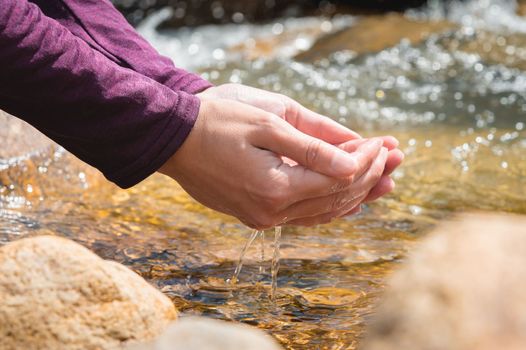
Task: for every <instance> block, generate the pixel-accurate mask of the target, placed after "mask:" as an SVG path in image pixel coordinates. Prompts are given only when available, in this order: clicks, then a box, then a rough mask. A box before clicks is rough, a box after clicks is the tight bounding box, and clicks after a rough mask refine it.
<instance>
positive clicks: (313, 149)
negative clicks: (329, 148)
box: [305, 139, 322, 167]
mask: <svg viewBox="0 0 526 350" xmlns="http://www.w3.org/2000/svg"><path fill="white" fill-rule="evenodd" d="M321 147H322V143H321V140H318V139H312V140H310V141H309V143H308V145H307V149H306V152H305V164H306V166H307V167H310V166H312V165H313V164H316V162H317V161H318V159H319V157H320V152H321Z"/></svg>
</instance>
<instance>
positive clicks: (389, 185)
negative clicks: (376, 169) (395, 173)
mask: <svg viewBox="0 0 526 350" xmlns="http://www.w3.org/2000/svg"><path fill="white" fill-rule="evenodd" d="M394 188H395V182H394V181H393V179H391V178H390V177H389V176H387V175H384V176H382V178H381V179H380V181H378V183H377V184H376V186H374V187H373V189H372V190H371V191H370V192H369V194H368V195H367V197H365V199H364V201H363V202H364V203H368V202H372V201H375V200H377V199H378V198H380V197H383V196H385V195H386V194H388V193H389V192H391V191H393V190H394Z"/></svg>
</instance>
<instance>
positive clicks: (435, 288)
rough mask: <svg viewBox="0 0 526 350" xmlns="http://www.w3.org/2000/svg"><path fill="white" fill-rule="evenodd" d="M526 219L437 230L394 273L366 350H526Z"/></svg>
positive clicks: (485, 219) (472, 219)
mask: <svg viewBox="0 0 526 350" xmlns="http://www.w3.org/2000/svg"><path fill="white" fill-rule="evenodd" d="M525 291H526V217H520V216H512V215H493V214H477V215H469V216H464V217H463V218H461V219H459V220H456V221H453V222H450V223H448V224H446V225H444V226H442V227H440V228H438V229H437V230H436V232H435V233H434V234H433V235H431V237H429V238H428V239H427V240H425V241H424V242H423V244H422V246H421V247H420V248H419V249H417V251H415V253H414V254H413V255H412V256H411V257H410V259H409V261H408V262H407V264H406V265H405V267H403V268H402V269H401V270H400V271H399V272H398V273H396V274H395V275H394V276H393V279H392V280H391V283H390V287H389V288H388V290H387V292H386V295H385V299H384V301H383V303H382V305H381V306H380V308H379V310H378V313H377V316H376V317H375V320H374V321H373V324H372V327H371V328H370V330H369V335H368V339H367V340H366V341H365V346H364V349H366V350H391V349H392V350H394V349H404V350H417V349H418V350H426V349H433V350H468V349H469V350H471V349H477V350H490V349H507V350H515V349H517V350H518V349H526V292H525Z"/></svg>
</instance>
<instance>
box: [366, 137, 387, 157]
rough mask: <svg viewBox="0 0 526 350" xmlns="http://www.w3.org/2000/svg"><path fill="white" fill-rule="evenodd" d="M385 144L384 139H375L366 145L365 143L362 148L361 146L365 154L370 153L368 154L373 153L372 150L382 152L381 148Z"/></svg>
mask: <svg viewBox="0 0 526 350" xmlns="http://www.w3.org/2000/svg"><path fill="white" fill-rule="evenodd" d="M383 144H384V141H383V140H382V139H379V138H376V137H375V138H373V139H370V140H369V141H367V142H366V143H364V144H363V145H362V146H360V148H361V150H362V151H363V152H364V153H368V152H371V151H372V150H376V149H377V150H380V147H382V145H383Z"/></svg>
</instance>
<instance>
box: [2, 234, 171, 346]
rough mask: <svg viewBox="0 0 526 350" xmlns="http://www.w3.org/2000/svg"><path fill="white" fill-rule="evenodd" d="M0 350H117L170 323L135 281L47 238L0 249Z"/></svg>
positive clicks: (160, 304) (163, 300)
mask: <svg viewBox="0 0 526 350" xmlns="http://www.w3.org/2000/svg"><path fill="white" fill-rule="evenodd" d="M0 301H1V302H0V339H2V345H1V348H2V349H6V350H7V349H27V350H30V349H117V348H121V346H122V345H124V344H126V343H128V342H133V341H146V340H149V339H152V338H154V337H155V336H157V335H159V334H160V333H161V332H162V331H164V329H165V327H166V326H167V325H168V323H169V322H170V321H173V320H174V319H176V317H177V313H176V310H175V308H174V306H173V304H172V303H171V301H170V300H169V299H168V298H167V297H165V296H164V295H163V294H162V293H160V292H159V291H157V290H156V289H155V288H154V287H152V286H151V285H149V284H148V283H146V281H144V280H143V279H142V278H141V277H139V276H138V275H137V274H135V273H134V272H132V271H131V270H129V269H128V268H126V267H124V266H123V265H120V264H118V263H115V262H110V261H105V260H103V259H101V258H99V257H98V256H96V255H95V254H93V253H91V252H90V251H89V250H87V249H86V248H84V247H82V246H80V245H78V244H76V243H74V242H72V241H69V240H66V239H64V238H58V237H52V236H40V237H35V238H27V239H22V240H19V241H15V242H12V243H9V244H7V245H5V246H3V247H2V248H0Z"/></svg>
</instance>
